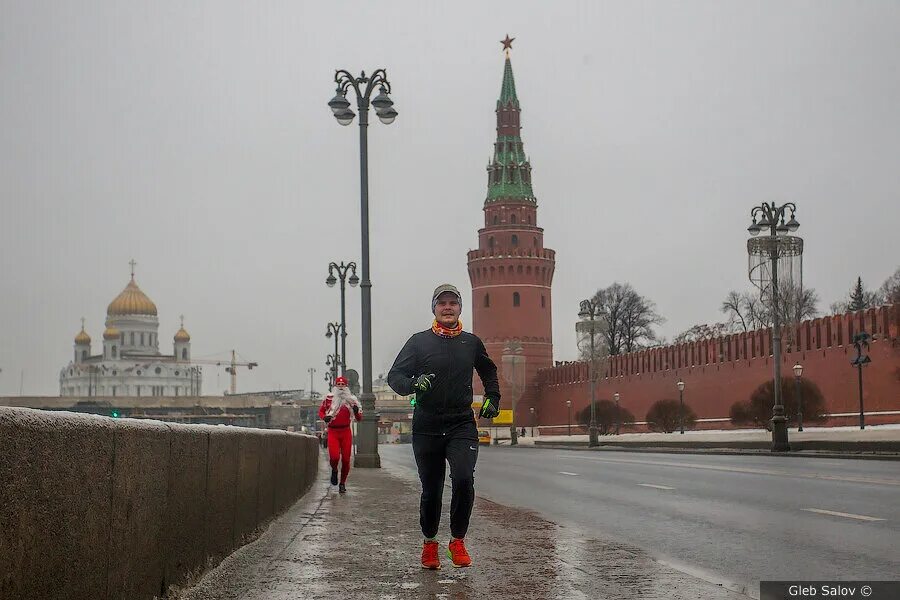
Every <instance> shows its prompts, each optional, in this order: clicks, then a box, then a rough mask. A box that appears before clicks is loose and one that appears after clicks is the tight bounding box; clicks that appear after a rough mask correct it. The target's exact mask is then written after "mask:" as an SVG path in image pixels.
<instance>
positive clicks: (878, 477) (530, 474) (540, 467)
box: [379, 445, 900, 596]
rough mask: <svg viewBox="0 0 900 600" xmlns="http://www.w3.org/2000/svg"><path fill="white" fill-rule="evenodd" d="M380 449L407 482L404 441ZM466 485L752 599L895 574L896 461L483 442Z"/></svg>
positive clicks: (899, 543) (899, 564) (899, 488)
mask: <svg viewBox="0 0 900 600" xmlns="http://www.w3.org/2000/svg"><path fill="white" fill-rule="evenodd" d="M379 452H380V454H381V457H382V462H383V465H384V466H385V468H387V469H390V470H391V471H392V472H394V473H397V474H401V475H404V476H406V477H410V478H415V461H414V459H413V456H412V447H411V446H410V445H393V446H388V445H383V446H380V447H379ZM475 481H476V484H475V485H476V489H477V492H478V495H479V496H483V497H485V498H487V499H489V500H493V501H495V502H498V503H500V504H503V505H507V506H513V507H521V508H526V509H529V510H533V511H535V512H537V513H538V514H540V515H541V516H542V517H544V518H545V519H547V520H549V521H552V522H555V523H557V524H560V525H564V526H567V527H573V528H576V529H577V530H579V531H584V532H585V533H586V534H588V535H590V536H592V537H595V538H598V539H609V540H614V541H624V542H628V543H630V544H632V545H634V546H638V547H640V548H642V549H644V550H646V551H647V552H648V553H650V554H651V555H652V556H654V557H656V558H657V559H659V560H661V561H662V562H665V563H667V564H670V565H673V566H675V567H676V568H679V569H681V570H683V571H686V572H688V573H691V574H693V575H696V576H699V577H702V578H704V579H707V580H709V581H713V582H715V583H722V584H724V585H726V586H727V587H729V588H731V589H734V590H738V591H743V592H744V593H747V594H749V595H752V596H757V593H758V586H759V580H761V579H763V580H768V579H775V580H788V579H798V578H803V579H808V580H816V579H818V580H824V579H845V580H850V579H866V578H869V579H881V580H885V579H888V580H891V579H897V578H898V577H900V462H896V461H865V460H849V459H822V458H804V457H782V456H778V457H774V456H773V457H767V456H762V457H759V456H713V455H711V456H703V455H677V454H665V453H659V454H655V453H654V454H649V453H629V452H615V451H603V452H584V451H566V450H551V449H531V448H509V447H502V446H500V447H498V446H491V447H484V446H482V447H481V450H480V454H479V458H478V466H477V469H476V477H475ZM448 503H449V495H447V496H445V504H448ZM447 511H448V509H447V508H445V510H444V517H443V518H444V519H446V518H447V514H448V513H447ZM474 518H477V514H476V515H475V517H474Z"/></svg>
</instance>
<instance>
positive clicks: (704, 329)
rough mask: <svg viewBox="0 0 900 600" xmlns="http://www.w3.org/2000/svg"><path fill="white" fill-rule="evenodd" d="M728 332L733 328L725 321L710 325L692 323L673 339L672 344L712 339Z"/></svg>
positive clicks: (732, 331)
mask: <svg viewBox="0 0 900 600" xmlns="http://www.w3.org/2000/svg"><path fill="white" fill-rule="evenodd" d="M729 333H734V329H733V328H732V327H731V326H729V325H728V324H726V323H713V324H712V325H706V324H700V325H694V326H693V327H691V328H690V329H687V330H685V331H682V332H681V333H679V334H678V335H677V336H675V339H674V340H672V343H674V344H684V343H687V342H696V341H699V340H712V339H715V338H719V337H722V336H725V335H728V334H729Z"/></svg>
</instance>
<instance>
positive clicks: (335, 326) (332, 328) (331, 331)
mask: <svg viewBox="0 0 900 600" xmlns="http://www.w3.org/2000/svg"><path fill="white" fill-rule="evenodd" d="M343 330H344V328H343V327H342V326H341V324H340V323H338V322H337V321H335V322H334V323H328V325H327V326H326V329H325V337H327V338H328V339H331V338H332V337H334V358H335V361H334V364H333V365H332V366H331V370H332V371H333V373H332V378H334V379H337V376H338V368H341V369H343V367H344V355H343V354H338V338H339V337H340V335H339V334H340V333H341V332H342V331H343ZM343 374H344V373H343V370H342V371H341V375H343Z"/></svg>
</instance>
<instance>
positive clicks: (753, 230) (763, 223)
mask: <svg viewBox="0 0 900 600" xmlns="http://www.w3.org/2000/svg"><path fill="white" fill-rule="evenodd" d="M788 209H790V211H791V218H790V220H789V221H788V222H787V223H785V222H784V217H785V214H786V212H787V210H788ZM796 210H797V205H796V204H794V203H793V202H787V203H785V204H783V205H781V206H777V205H776V204H775V203H774V202H772V203H765V202H764V203H763V204H761V205H759V206H755V207H753V209H752V210H751V211H750V217H751V219H752V223H751V224H750V227H748V228H747V231H748V232H749V233H750V235H752V236H757V235H759V233H760V232H761V231H765V230H766V229H768V233H769V236H768V242H767V244H768V253H769V257H770V260H771V280H772V281H771V283H770V285H771V288H772V321H773V322H772V358H773V362H774V364H775V385H774V393H775V404H774V406H773V407H772V451H773V452H785V451H787V450H790V449H791V446H790V444H789V443H788V432H787V417H785V415H784V404H783V403H782V400H781V315H780V313H779V307H778V257H779V254H780V251H779V240H778V238H779V236H784V235H787V234H788V233H789V232H793V231H797V229H799V228H800V223H798V222H797V220H796V219H795V218H794V213H795V212H796ZM757 215H759V216H760V220H759V222H757V220H756V217H757Z"/></svg>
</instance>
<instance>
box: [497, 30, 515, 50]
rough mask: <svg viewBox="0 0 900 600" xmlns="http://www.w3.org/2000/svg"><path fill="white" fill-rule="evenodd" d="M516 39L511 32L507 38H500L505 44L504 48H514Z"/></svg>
mask: <svg viewBox="0 0 900 600" xmlns="http://www.w3.org/2000/svg"><path fill="white" fill-rule="evenodd" d="M515 39H516V38H511V37H509V34H508V33H507V34H506V39H505V40H500V43H501V44H503V49H504V50H512V43H513V42H514V41H515Z"/></svg>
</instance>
